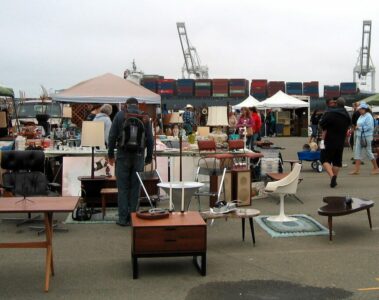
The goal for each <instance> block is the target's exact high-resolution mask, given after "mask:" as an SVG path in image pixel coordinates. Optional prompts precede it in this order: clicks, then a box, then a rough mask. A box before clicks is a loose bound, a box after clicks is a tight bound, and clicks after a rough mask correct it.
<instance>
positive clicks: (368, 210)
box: [367, 208, 372, 229]
mask: <svg viewBox="0 0 379 300" xmlns="http://www.w3.org/2000/svg"><path fill="white" fill-rule="evenodd" d="M367 217H368V223H369V224H370V229H372V223H371V214H370V209H369V208H367Z"/></svg>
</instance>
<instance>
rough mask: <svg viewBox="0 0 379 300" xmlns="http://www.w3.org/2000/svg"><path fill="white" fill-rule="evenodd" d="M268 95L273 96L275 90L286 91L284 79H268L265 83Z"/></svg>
mask: <svg viewBox="0 0 379 300" xmlns="http://www.w3.org/2000/svg"><path fill="white" fill-rule="evenodd" d="M267 90H268V97H271V96H274V95H275V94H276V93H277V92H279V91H282V92H283V93H285V92H286V85H285V83H284V81H270V82H269V83H268V84H267Z"/></svg>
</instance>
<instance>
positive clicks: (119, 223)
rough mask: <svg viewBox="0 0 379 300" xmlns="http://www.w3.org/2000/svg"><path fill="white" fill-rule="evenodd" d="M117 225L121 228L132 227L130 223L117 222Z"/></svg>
mask: <svg viewBox="0 0 379 300" xmlns="http://www.w3.org/2000/svg"><path fill="white" fill-rule="evenodd" d="M116 224H117V225H118V226H121V227H126V226H130V222H126V223H123V222H119V221H117V222H116Z"/></svg>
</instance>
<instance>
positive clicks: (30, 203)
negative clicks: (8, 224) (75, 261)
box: [0, 197, 79, 292]
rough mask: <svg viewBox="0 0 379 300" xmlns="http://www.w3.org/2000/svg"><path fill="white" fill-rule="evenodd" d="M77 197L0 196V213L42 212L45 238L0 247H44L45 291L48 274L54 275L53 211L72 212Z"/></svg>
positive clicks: (47, 289) (2, 244)
mask: <svg viewBox="0 0 379 300" xmlns="http://www.w3.org/2000/svg"><path fill="white" fill-rule="evenodd" d="M78 200H79V197H27V198H26V199H24V198H22V197H10V198H0V213H43V214H44V216H45V220H44V223H45V232H46V240H45V241H41V242H16V243H0V248H30V249H34V248H43V249H46V266H45V292H48V291H49V283H50V276H51V275H53V276H54V263H53V213H55V212H72V211H73V210H74V209H75V207H76V205H77V204H78Z"/></svg>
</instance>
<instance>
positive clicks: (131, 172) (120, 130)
mask: <svg viewBox="0 0 379 300" xmlns="http://www.w3.org/2000/svg"><path fill="white" fill-rule="evenodd" d="M129 114H130V115H131V116H140V117H141V118H144V119H147V122H146V124H145V123H144V124H145V125H144V127H145V128H144V129H145V130H144V132H145V145H144V146H145V147H144V148H146V157H145V149H143V150H142V149H140V150H138V151H128V150H127V149H125V147H123V145H122V142H123V140H124V138H123V134H124V130H125V129H124V127H125V120H128V119H126V118H127V116H128V115H129ZM153 145H154V140H153V134H152V128H151V122H150V121H149V120H148V116H147V115H146V114H145V113H144V112H143V111H140V110H139V109H138V101H137V99H136V98H129V99H128V100H127V101H126V105H125V108H124V110H121V111H119V112H118V113H117V114H116V116H115V118H114V119H113V123H112V126H111V129H110V132H109V143H108V162H109V164H110V165H111V166H113V165H114V164H115V163H116V168H115V175H116V184H117V189H118V194H117V201H118V221H117V222H116V223H117V225H119V226H129V225H130V213H131V212H135V211H136V209H137V203H138V196H139V192H140V183H139V180H138V177H137V174H136V172H142V171H143V168H144V163H145V164H149V163H151V161H152V158H153ZM116 147H117V156H116V160H115V153H114V150H115V148H116Z"/></svg>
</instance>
